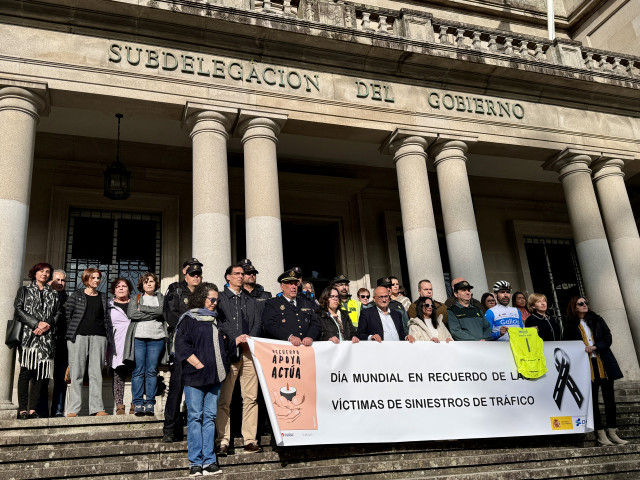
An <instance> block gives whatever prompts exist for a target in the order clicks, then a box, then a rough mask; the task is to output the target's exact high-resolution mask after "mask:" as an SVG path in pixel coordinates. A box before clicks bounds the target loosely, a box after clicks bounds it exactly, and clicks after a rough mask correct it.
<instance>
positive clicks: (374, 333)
mask: <svg viewBox="0 0 640 480" xmlns="http://www.w3.org/2000/svg"><path fill="white" fill-rule="evenodd" d="M390 299H391V297H390V293H389V289H388V288H386V287H378V288H376V289H375V290H374V291H373V302H374V303H375V305H376V308H369V309H366V310H364V311H361V312H360V322H359V323H358V332H357V334H358V338H359V339H360V340H375V341H376V342H378V343H379V342H382V341H383V340H385V341H398V340H408V341H409V342H411V343H413V342H415V339H414V338H413V337H412V336H411V335H407V334H406V332H405V331H404V326H403V324H402V315H401V314H400V312H399V311H397V310H393V309H390V308H389V301H390Z"/></svg>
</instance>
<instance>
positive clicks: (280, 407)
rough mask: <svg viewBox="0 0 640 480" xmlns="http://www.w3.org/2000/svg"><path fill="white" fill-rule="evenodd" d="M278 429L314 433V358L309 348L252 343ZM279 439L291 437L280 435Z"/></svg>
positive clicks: (315, 422)
mask: <svg viewBox="0 0 640 480" xmlns="http://www.w3.org/2000/svg"><path fill="white" fill-rule="evenodd" d="M254 355H255V357H256V358H257V360H258V362H259V363H260V366H261V368H262V371H263V373H264V377H265V380H266V381H267V387H268V389H269V395H270V397H271V403H272V404H273V409H274V412H275V414H276V418H277V419H278V426H279V427H280V430H281V431H283V430H317V429H318V416H317V412H316V356H315V352H314V350H313V347H303V346H300V347H294V346H293V345H278V344H274V343H266V342H255V344H254ZM282 436H283V437H285V436H287V437H289V436H293V434H292V433H282Z"/></svg>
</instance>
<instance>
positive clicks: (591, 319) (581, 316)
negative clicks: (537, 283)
mask: <svg viewBox="0 0 640 480" xmlns="http://www.w3.org/2000/svg"><path fill="white" fill-rule="evenodd" d="M563 340H582V341H583V342H584V344H585V349H584V350H585V352H587V354H588V355H589V360H590V361H591V383H592V388H591V396H592V404H593V422H594V424H595V429H596V435H597V437H598V443H599V444H600V445H613V443H611V442H614V443H617V444H619V445H625V444H627V443H629V442H627V441H626V440H622V439H621V438H620V437H618V434H617V432H616V400H615V396H614V393H613V382H614V380H618V379H619V378H622V371H621V370H620V367H619V366H618V362H617V361H616V358H615V357H614V356H613V352H612V351H611V343H612V337H611V330H609V327H608V326H607V324H606V322H605V321H604V319H603V318H602V317H600V316H598V315H596V314H595V313H594V312H593V311H592V310H591V309H590V308H589V302H588V301H587V299H586V298H584V297H573V298H572V299H571V300H570V301H569V306H568V307H567V317H566V320H565V328H564V335H563ZM600 387H602V398H603V400H604V411H605V416H606V421H607V427H608V433H609V438H610V439H611V441H610V440H609V438H607V435H606V433H605V431H604V425H603V423H602V418H600V410H599V408H598V389H599V388H600Z"/></svg>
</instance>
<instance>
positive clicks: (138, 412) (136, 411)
mask: <svg viewBox="0 0 640 480" xmlns="http://www.w3.org/2000/svg"><path fill="white" fill-rule="evenodd" d="M133 414H134V415H135V416H136V417H143V416H144V405H136V408H135V409H134V411H133Z"/></svg>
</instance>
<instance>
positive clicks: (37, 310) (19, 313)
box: [13, 282, 61, 380]
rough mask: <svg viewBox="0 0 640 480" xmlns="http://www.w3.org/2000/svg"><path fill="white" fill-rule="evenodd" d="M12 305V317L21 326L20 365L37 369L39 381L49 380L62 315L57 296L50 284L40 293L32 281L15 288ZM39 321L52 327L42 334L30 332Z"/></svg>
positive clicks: (51, 373)
mask: <svg viewBox="0 0 640 480" xmlns="http://www.w3.org/2000/svg"><path fill="white" fill-rule="evenodd" d="M13 306H14V308H15V311H14V315H15V318H16V319H17V320H18V321H19V322H20V323H22V339H21V342H20V345H19V346H18V351H19V352H20V365H21V366H23V367H25V368H28V369H29V370H37V378H38V379H39V380H40V379H43V378H52V375H53V358H54V356H55V350H56V345H55V335H56V331H55V325H56V323H57V322H58V321H59V318H60V315H61V310H60V300H59V298H58V294H57V293H56V292H55V291H54V290H53V289H52V288H51V287H50V286H49V285H45V286H44V288H43V289H42V291H40V289H39V288H38V285H37V284H36V282H33V283H32V284H31V285H28V286H26V287H20V288H19V289H18V292H17V294H16V298H15V301H14V302H13ZM40 322H45V323H48V324H49V325H50V326H51V328H49V330H47V331H46V332H45V333H43V334H42V335H36V334H35V333H33V330H34V329H35V328H36V327H37V326H38V324H39V323H40Z"/></svg>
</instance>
